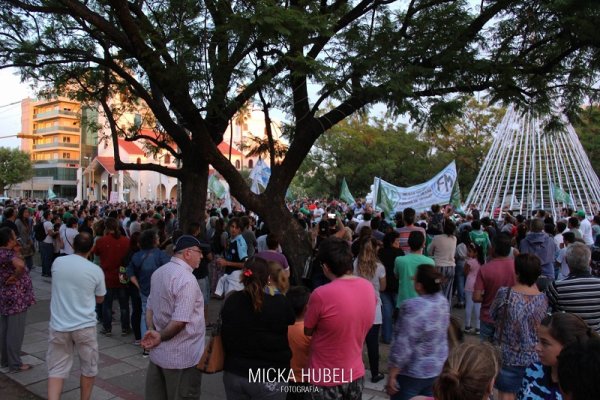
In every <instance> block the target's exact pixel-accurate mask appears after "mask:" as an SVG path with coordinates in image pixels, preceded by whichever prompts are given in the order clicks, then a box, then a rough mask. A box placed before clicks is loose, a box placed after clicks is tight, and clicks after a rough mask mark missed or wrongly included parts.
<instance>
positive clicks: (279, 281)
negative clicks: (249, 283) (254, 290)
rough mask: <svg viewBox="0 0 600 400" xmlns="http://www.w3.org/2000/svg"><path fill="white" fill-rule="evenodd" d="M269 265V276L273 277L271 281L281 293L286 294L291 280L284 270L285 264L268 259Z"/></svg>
mask: <svg viewBox="0 0 600 400" xmlns="http://www.w3.org/2000/svg"><path fill="white" fill-rule="evenodd" d="M267 265H268V267H269V277H270V278H271V282H272V283H273V285H275V286H276V287H277V289H279V291H280V292H281V293H283V294H285V293H286V292H287V291H288V289H289V288H290V281H289V279H288V277H287V275H286V274H285V273H284V272H283V266H282V265H281V264H280V263H278V262H277V261H267Z"/></svg>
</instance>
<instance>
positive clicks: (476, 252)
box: [464, 243, 485, 335]
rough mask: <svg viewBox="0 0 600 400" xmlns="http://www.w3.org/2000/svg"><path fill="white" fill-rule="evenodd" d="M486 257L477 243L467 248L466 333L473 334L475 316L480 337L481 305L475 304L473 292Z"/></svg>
mask: <svg viewBox="0 0 600 400" xmlns="http://www.w3.org/2000/svg"><path fill="white" fill-rule="evenodd" d="M484 262H485V256H484V253H483V248H482V247H481V246H479V245H477V244H475V243H469V244H468V246H467V259H466V260H465V268H464V274H465V276H466V277H467V280H466V282H465V301H466V304H465V333H472V332H473V328H472V327H471V317H472V316H473V314H475V334H476V335H479V313H480V311H481V303H475V302H473V292H474V291H475V280H476V279H477V273H478V272H479V268H481V266H482V265H483V264H484Z"/></svg>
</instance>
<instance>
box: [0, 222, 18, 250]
mask: <svg viewBox="0 0 600 400" xmlns="http://www.w3.org/2000/svg"><path fill="white" fill-rule="evenodd" d="M14 234H15V232H14V231H13V230H12V229H10V228H9V227H8V226H5V227H3V228H0V246H6V245H7V244H8V242H10V239H12V237H13V235H14Z"/></svg>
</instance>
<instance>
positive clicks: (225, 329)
mask: <svg viewBox="0 0 600 400" xmlns="http://www.w3.org/2000/svg"><path fill="white" fill-rule="evenodd" d="M289 209H290V213H291V214H292V215H293V218H294V220H295V222H296V223H297V224H298V225H299V226H300V227H302V228H303V229H304V230H305V231H306V233H307V238H308V240H309V241H310V242H311V245H312V248H313V253H312V255H311V256H310V257H309V259H308V261H307V262H306V263H305V264H304V265H302V266H298V265H290V263H289V262H288V259H287V258H286V256H285V253H286V248H285V247H284V248H282V246H281V245H282V238H281V237H280V236H278V235H277V234H276V233H274V232H269V229H268V226H267V224H266V223H265V222H264V221H261V220H260V219H258V218H257V217H256V216H255V215H253V214H252V213H251V212H245V211H238V210H233V211H230V210H227V209H226V208H217V207H210V208H208V209H207V214H206V219H205V222H204V223H202V224H201V223H200V221H197V222H196V221H192V222H189V221H187V222H188V223H187V224H186V226H185V228H186V229H185V231H183V230H182V229H181V227H180V225H179V221H181V218H180V217H183V216H178V215H177V209H176V207H175V206H174V204H171V203H170V202H166V203H164V204H155V203H152V202H141V203H129V204H114V205H111V204H107V203H104V202H99V203H96V202H93V203H88V202H83V203H81V204H80V203H65V204H55V203H52V202H50V201H48V202H43V203H42V204H34V203H30V202H27V201H21V202H14V203H8V204H5V207H4V209H3V210H2V222H1V224H0V342H1V343H0V344H1V347H0V349H1V351H2V359H1V367H2V368H6V370H7V371H8V372H14V373H16V372H19V371H26V370H28V369H31V368H32V366H31V365H27V364H24V363H23V362H22V361H21V358H20V348H21V345H22V342H23V337H24V329H25V323H26V315H27V309H28V308H29V307H31V305H33V304H34V303H35V294H34V290H33V285H32V282H31V278H30V274H31V273H40V274H41V275H42V277H43V278H44V279H47V280H51V283H52V297H51V319H50V324H49V325H50V326H49V346H48V355H47V359H46V361H47V366H48V374H49V381H48V398H49V399H58V398H60V393H61V391H62V388H63V384H64V379H65V378H66V377H67V376H68V374H69V371H70V369H71V367H72V363H73V357H74V356H75V355H77V356H78V357H79V359H80V365H81V366H80V371H81V382H80V385H81V395H82V398H89V396H90V395H91V390H92V387H93V384H94V377H95V376H96V374H97V373H98V366H97V363H98V339H97V337H98V334H100V335H105V336H111V335H116V334H118V331H117V332H114V331H115V329H114V326H115V325H117V324H115V323H113V317H114V316H116V319H117V320H118V323H119V325H120V335H122V336H124V337H127V336H131V342H132V344H133V345H136V346H140V352H142V354H143V355H144V356H145V357H149V367H148V372H147V381H146V396H145V397H146V398H148V399H178V398H199V396H200V388H201V381H202V373H201V372H200V370H199V369H198V368H197V365H198V363H199V362H200V359H201V358H202V356H203V353H204V350H205V343H206V339H208V337H209V335H208V333H207V332H210V331H211V330H213V329H218V331H219V332H220V335H221V336H222V340H223V349H224V354H225V359H224V367H223V369H224V373H223V383H224V388H225V393H226V396H227V398H228V399H284V398H286V397H287V398H291V399H309V398H310V399H338V398H339V399H360V398H361V394H362V391H363V388H364V382H365V380H366V379H370V381H371V382H374V383H376V382H379V381H382V380H384V379H386V378H387V380H386V385H385V388H386V391H387V393H388V394H389V395H390V397H391V398H392V399H394V400H397V399H412V398H418V399H425V398H429V399H430V398H435V399H437V400H442V399H473V400H481V399H487V398H488V397H490V396H491V395H492V394H493V393H494V392H495V393H496V396H497V398H499V399H501V400H504V399H507V400H508V399H517V398H518V399H528V400H538V399H539V400H541V399H555V400H560V399H563V398H564V399H573V400H581V399H593V398H596V397H595V396H597V392H599V391H600V387H599V382H598V380H597V379H595V378H594V377H596V378H597V376H600V344H599V343H600V338H599V337H598V334H599V333H600V277H598V276H597V275H598V268H597V267H596V260H595V256H594V257H592V254H594V255H595V254H596V253H599V254H600V249H599V247H600V246H597V245H598V244H600V216H593V218H592V219H591V220H589V219H588V218H587V217H586V215H585V213H583V212H574V211H573V210H568V209H565V210H563V213H562V215H561V216H560V218H559V219H558V220H557V221H555V220H554V218H552V217H551V216H549V215H547V214H546V213H545V212H543V211H541V210H540V211H538V212H536V214H534V215H530V216H523V215H516V216H513V215H512V214H511V213H506V214H505V215H504V216H503V218H502V220H494V219H493V218H490V217H489V216H481V215H480V213H479V211H478V210H477V209H476V208H471V209H470V210H469V212H468V213H467V215H462V216H461V215H458V214H455V213H454V210H452V208H451V207H449V206H446V207H443V208H442V207H440V206H438V205H433V206H432V207H431V209H430V210H428V211H427V212H423V213H417V212H416V211H415V210H414V209H411V208H406V209H404V210H402V212H398V213H397V214H395V215H393V216H391V218H386V216H385V215H384V213H383V212H377V211H375V210H374V209H373V208H372V207H371V206H370V205H368V204H364V203H362V202H361V201H360V200H359V201H357V202H356V203H355V204H350V205H346V204H343V203H340V202H336V201H324V200H317V201H308V200H304V201H295V202H291V203H289ZM178 217H179V218H178ZM36 252H39V255H40V257H39V260H40V261H39V263H40V264H41V268H40V269H39V271H37V270H36V268H35V267H34V255H35V254H36ZM593 258H594V259H593ZM36 260H37V258H36ZM114 300H117V302H118V307H115V305H114V304H113V303H114ZM210 301H219V302H221V303H222V304H221V311H220V313H219V318H218V320H214V321H213V320H210V319H209V318H208V314H207V306H208V303H209V302H210ZM453 309H455V310H456V311H454V314H455V315H456V314H458V313H461V314H462V311H461V310H464V314H463V317H462V318H461V319H460V320H456V319H454V320H453V317H451V315H452V310H453ZM114 310H117V311H116V312H115V311H114ZM113 314H114V315H113ZM457 321H459V322H457ZM460 321H461V322H460ZM461 324H462V325H461ZM97 327H98V329H97ZM457 327H458V328H457ZM464 335H476V336H477V337H478V339H477V340H475V336H472V337H471V339H469V340H467V341H466V342H467V343H463V344H460V341H464V337H463V336H464ZM449 338H452V339H449ZM457 338H458V339H457ZM461 339H462V340H461ZM476 341H480V344H475V343H474V342H476ZM381 346H388V347H386V349H387V350H388V351H389V355H388V359H387V364H388V365H387V368H382V366H381V365H380V350H381ZM363 347H366V350H367V351H366V354H367V357H366V360H367V361H368V363H367V365H368V370H369V372H368V373H367V372H366V371H367V368H365V363H364V362H363ZM576 358H578V359H581V362H580V363H578V361H575V359H576ZM566 366H568V368H567V367H566ZM272 370H274V371H278V373H277V376H278V377H281V376H285V377H286V379H281V378H279V379H270V378H271V377H270V375H269V371H272ZM280 371H290V373H291V375H290V374H288V373H287V372H285V373H281V374H280ZM574 371H577V373H574ZM594 374H596V375H594ZM290 376H291V377H292V379H290V378H289V377H290Z"/></svg>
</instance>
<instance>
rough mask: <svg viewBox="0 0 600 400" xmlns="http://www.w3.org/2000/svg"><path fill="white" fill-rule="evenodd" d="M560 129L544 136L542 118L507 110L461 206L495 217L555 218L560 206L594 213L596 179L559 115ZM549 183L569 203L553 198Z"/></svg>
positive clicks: (599, 196)
mask: <svg viewBox="0 0 600 400" xmlns="http://www.w3.org/2000/svg"><path fill="white" fill-rule="evenodd" d="M561 118H562V120H563V123H564V129H563V130H561V131H559V132H552V133H547V132H544V128H543V127H544V125H545V122H546V119H545V118H543V117H542V118H539V117H537V116H534V115H533V113H531V112H527V113H521V112H519V111H517V110H515V109H514V108H513V107H512V106H511V107H509V108H508V110H507V112H506V115H505V116H504V118H503V119H502V122H501V123H500V124H499V126H498V128H497V130H496V133H495V135H494V141H493V143H492V147H491V148H490V151H489V152H488V155H487V157H486V158H485V161H484V163H483V166H482V168H481V171H480V172H479V175H477V179H476V180H475V184H474V185H473V187H472V188H471V192H470V193H469V196H468V197H467V201H466V204H475V205H476V206H477V207H478V208H479V210H480V211H482V212H485V213H488V214H489V215H490V216H492V215H493V216H494V217H496V218H501V217H502V214H503V213H502V212H499V210H507V209H510V210H513V211H514V212H516V213H520V214H523V215H531V212H532V211H533V210H538V209H540V208H542V209H544V210H546V211H548V212H550V213H551V214H552V215H554V217H555V218H556V217H557V216H558V215H559V214H560V209H561V208H562V207H574V208H575V209H577V210H584V211H585V212H586V214H587V215H592V214H594V213H595V212H597V211H598V204H599V203H600V181H599V180H598V176H597V175H596V173H595V172H594V170H593V169H592V165H591V164H590V160H589V159H588V157H587V155H586V153H585V151H584V150H583V147H582V146H581V143H580V142H579V138H578V137H577V134H576V133H575V130H574V129H573V126H572V125H571V124H570V123H569V121H568V120H567V118H566V117H565V116H564V115H561ZM552 184H554V187H555V188H560V190H562V191H564V192H565V193H567V194H569V195H570V197H571V199H572V202H573V203H574V204H566V203H562V202H558V201H556V200H554V197H555V196H553V192H552Z"/></svg>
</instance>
